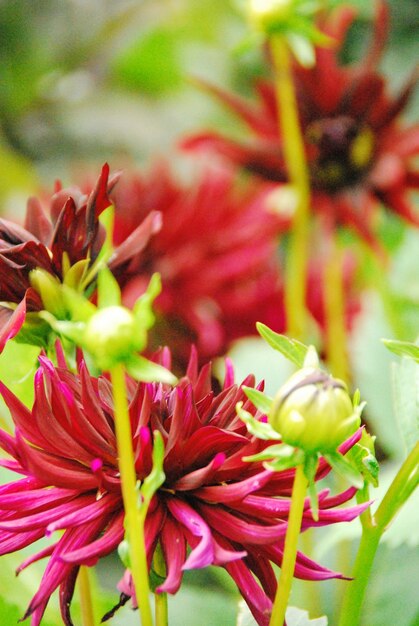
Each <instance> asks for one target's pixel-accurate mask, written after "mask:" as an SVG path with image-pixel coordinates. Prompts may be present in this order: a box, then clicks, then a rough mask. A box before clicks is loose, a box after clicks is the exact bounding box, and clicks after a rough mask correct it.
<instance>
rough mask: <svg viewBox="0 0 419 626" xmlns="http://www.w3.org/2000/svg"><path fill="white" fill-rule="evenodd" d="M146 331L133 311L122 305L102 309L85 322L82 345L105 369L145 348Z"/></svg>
mask: <svg viewBox="0 0 419 626" xmlns="http://www.w3.org/2000/svg"><path fill="white" fill-rule="evenodd" d="M145 342H146V334H145V331H143V330H142V329H141V328H140V326H139V324H138V321H137V320H136V318H135V316H134V315H133V313H132V312H131V311H130V310H129V309H127V308H126V307H123V306H108V307H105V308H103V309H99V310H98V311H97V312H96V313H94V314H93V315H92V317H91V318H90V319H89V321H88V322H87V323H86V328H85V330H84V336H83V342H82V343H83V347H84V348H85V349H86V350H87V351H88V352H90V354H91V355H92V357H93V358H94V360H95V362H96V364H97V365H98V366H99V367H100V368H101V369H103V370H107V369H110V368H111V367H113V366H114V365H115V364H116V363H120V362H121V361H124V360H126V359H128V358H129V357H130V356H131V355H132V354H133V353H135V352H138V351H139V350H142V349H143V348H144V345H145Z"/></svg>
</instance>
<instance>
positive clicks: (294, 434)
mask: <svg viewBox="0 0 419 626" xmlns="http://www.w3.org/2000/svg"><path fill="white" fill-rule="evenodd" d="M269 421H270V423H271V425H272V427H273V428H274V429H275V430H276V431H277V432H279V433H280V434H281V438H282V440H283V441H284V442H285V443H287V444H289V445H291V446H296V447H299V448H301V449H303V450H304V451H305V452H307V453H316V452H321V453H326V452H334V451H335V450H336V448H337V447H338V446H339V445H340V444H341V443H342V442H343V441H345V439H347V438H348V437H349V436H350V435H351V434H353V432H354V431H355V430H356V428H357V427H358V426H359V423H360V410H359V409H358V408H354V407H353V404H352V401H351V399H350V397H349V394H348V390H347V387H346V385H345V383H344V382H343V381H341V380H338V379H336V378H332V376H329V375H328V374H326V373H325V372H323V371H321V370H320V369H319V368H317V367H303V368H302V369H301V370H299V371H298V372H296V373H295V374H294V375H293V376H291V378H290V379H289V380H288V381H287V382H286V383H285V384H284V385H283V386H282V387H281V389H280V390H279V392H278V394H277V396H276V397H275V399H274V402H273V405H272V410H271V413H270V416H269Z"/></svg>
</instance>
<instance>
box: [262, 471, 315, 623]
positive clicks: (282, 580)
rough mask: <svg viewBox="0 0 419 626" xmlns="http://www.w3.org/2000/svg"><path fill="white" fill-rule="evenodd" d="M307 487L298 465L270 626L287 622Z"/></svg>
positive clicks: (305, 479)
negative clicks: (286, 617) (286, 613)
mask: <svg viewBox="0 0 419 626" xmlns="http://www.w3.org/2000/svg"><path fill="white" fill-rule="evenodd" d="M307 486H308V481H307V478H306V477H305V474H304V468H303V466H302V465H298V466H297V468H296V470H295V478H294V484H293V487H292V496H291V509H290V514H289V518H288V528H287V534H286V536H285V548H284V556H283V558H282V566H281V573H280V576H279V580H278V587H277V590H276V595H275V600H274V604H273V607H272V614H271V619H270V622H269V626H283V623H284V620H285V612H286V610H287V605H288V600H289V596H290V592H291V585H292V579H293V576H294V570H295V561H296V558H297V544H298V538H299V536H300V530H301V520H302V518H303V511H304V500H305V496H306V492H307Z"/></svg>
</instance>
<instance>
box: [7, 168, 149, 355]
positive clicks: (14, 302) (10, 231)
mask: <svg viewBox="0 0 419 626" xmlns="http://www.w3.org/2000/svg"><path fill="white" fill-rule="evenodd" d="M117 180H118V176H113V177H112V178H110V179H109V167H108V165H107V164H106V165H104V166H103V168H102V172H101V175H100V177H99V179H98V181H97V183H96V186H95V187H94V189H93V190H92V191H91V193H90V194H89V195H85V194H83V192H82V191H81V190H80V189H78V188H77V187H71V188H68V189H62V188H61V187H58V188H57V190H56V192H55V193H54V195H53V196H52V197H51V200H50V207H49V212H48V213H49V214H48V215H47V214H46V212H45V211H44V209H43V207H42V205H41V203H40V201H39V200H38V199H36V198H30V199H29V201H28V207H27V213H26V218H25V223H24V227H22V226H19V225H17V224H15V223H13V222H10V221H8V220H4V219H0V301H1V303H2V305H1V306H0V351H1V350H2V349H3V348H4V345H5V343H6V342H7V340H8V339H10V338H11V337H14V336H15V335H16V334H17V333H18V332H19V330H20V329H21V327H22V325H23V323H24V321H25V318H26V313H27V312H29V313H31V312H37V311H40V310H41V309H43V308H47V305H46V303H45V302H43V301H42V297H41V296H40V294H39V293H38V292H37V291H36V290H35V289H34V288H33V285H32V284H31V280H30V276H29V275H30V272H31V271H32V270H34V269H42V270H44V271H46V272H48V273H49V274H50V275H51V276H52V277H54V278H55V279H57V280H58V281H60V282H62V281H64V282H66V281H68V282H69V283H71V286H72V287H75V288H77V287H78V284H77V281H81V280H82V279H84V278H85V276H86V274H87V270H88V269H89V268H90V267H91V266H92V264H93V263H94V261H95V259H96V257H97V255H98V254H99V251H100V249H101V247H102V245H103V242H104V237H105V234H104V230H103V228H102V227H101V226H100V224H99V216H100V214H101V213H102V212H103V211H104V210H105V209H106V208H107V207H108V206H109V205H110V203H111V202H110V200H109V197H108V194H109V193H110V192H111V191H112V189H113V188H114V186H115V184H116V182H117ZM158 222H159V220H158V216H157V215H156V214H155V213H153V214H151V215H149V216H148V217H147V220H145V221H144V223H142V224H140V225H138V223H137V228H136V229H134V232H133V233H132V234H131V237H130V240H129V241H125V242H121V246H120V247H119V248H118V249H117V250H115V252H114V255H113V257H112V258H111V260H110V262H109V265H110V267H111V268H116V267H118V265H119V264H121V263H124V262H125V261H126V260H127V258H129V257H130V256H131V255H132V254H137V253H138V251H139V250H141V249H142V247H144V245H145V243H146V241H147V240H148V238H149V236H150V235H151V234H152V233H153V232H154V231H155V230H156V229H157V228H158V227H159V223H158ZM83 261H86V263H84V264H83V263H82V264H81V265H79V266H77V264H78V263H79V262H83ZM76 266H77V267H76ZM77 268H78V269H77ZM70 276H71V278H70ZM86 286H88V285H86ZM32 339H33V337H32Z"/></svg>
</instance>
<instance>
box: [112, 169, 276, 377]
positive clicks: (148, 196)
mask: <svg viewBox="0 0 419 626" xmlns="http://www.w3.org/2000/svg"><path fill="white" fill-rule="evenodd" d="M111 197H112V200H113V202H114V204H115V245H120V243H121V242H122V241H124V240H126V239H127V238H129V237H130V236H131V233H132V231H133V229H134V228H135V225H136V224H137V223H138V222H139V221H142V220H143V219H145V218H146V216H147V215H148V214H149V212H150V211H153V210H154V211H156V210H157V211H159V212H161V214H162V228H161V230H160V232H159V233H157V234H156V236H154V237H153V238H152V239H151V240H150V242H149V244H148V245H147V248H146V249H145V250H144V251H142V252H141V255H139V256H138V257H137V258H133V259H131V260H129V262H127V263H126V264H124V265H123V266H121V267H120V271H118V272H116V276H117V277H118V280H119V282H120V284H121V286H122V288H123V298H124V303H125V304H126V305H127V306H130V305H131V304H132V303H133V302H134V301H135V299H136V298H137V297H138V294H139V293H141V292H142V291H143V290H144V286H145V285H146V284H148V281H149V277H150V275H151V274H152V273H153V272H158V273H159V274H160V275H161V279H162V286H163V289H162V293H161V295H160V296H159V297H158V298H157V300H156V303H155V310H156V313H157V322H156V325H155V327H154V329H153V330H152V331H151V335H152V338H153V337H154V345H153V346H152V348H157V347H158V346H159V345H165V344H166V343H167V344H170V347H171V349H172V352H173V353H174V356H175V358H176V360H177V361H180V362H182V363H183V365H185V364H186V363H187V360H188V355H189V349H190V345H191V343H195V344H196V345H197V347H198V350H199V354H200V356H201V357H202V358H203V359H206V358H211V357H213V356H215V355H220V354H224V353H225V351H226V348H227V347H228V345H229V343H230V342H231V341H232V340H234V339H236V338H238V337H242V336H246V335H252V334H255V323H256V321H258V320H260V319H263V320H264V321H265V322H266V323H267V324H270V325H271V326H272V327H274V328H276V329H278V330H283V328H284V313H283V306H282V268H281V264H280V260H279V258H278V253H277V246H278V238H279V236H280V234H282V233H283V232H284V231H285V230H286V229H287V227H288V220H287V219H284V218H281V217H280V216H279V215H275V214H274V213H273V212H272V211H271V210H270V209H269V206H268V202H267V201H266V199H267V193H266V192H262V193H261V188H260V185H259V186H258V185H256V186H255V185H252V186H249V185H244V184H243V185H240V184H238V181H237V178H236V177H235V176H234V175H233V173H232V172H231V171H230V170H227V169H225V168H215V167H211V168H206V169H205V170H204V171H203V172H201V173H199V175H198V176H197V178H196V179H195V180H194V181H192V182H191V183H180V182H179V181H178V180H177V179H175V177H174V176H173V175H172V174H171V173H170V171H169V169H168V167H167V165H166V164H162V163H160V164H158V165H157V166H155V167H154V169H152V170H151V171H150V172H149V173H148V174H144V173H139V172H136V173H135V172H132V173H127V174H126V175H123V176H122V177H121V180H120V182H119V184H118V186H117V187H116V188H115V189H114V191H113V192H112V193H111Z"/></svg>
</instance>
